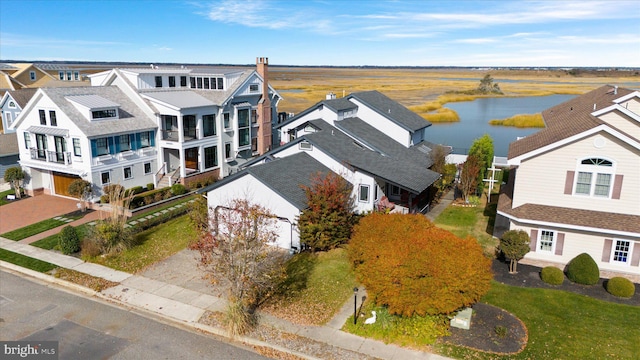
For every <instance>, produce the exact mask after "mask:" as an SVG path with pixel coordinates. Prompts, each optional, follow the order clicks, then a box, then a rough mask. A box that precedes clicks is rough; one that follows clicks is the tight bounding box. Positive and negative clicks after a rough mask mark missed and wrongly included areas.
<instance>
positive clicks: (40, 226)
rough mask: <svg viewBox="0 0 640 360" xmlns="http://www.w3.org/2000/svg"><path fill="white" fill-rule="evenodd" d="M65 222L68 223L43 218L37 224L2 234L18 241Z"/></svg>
mask: <svg viewBox="0 0 640 360" xmlns="http://www.w3.org/2000/svg"><path fill="white" fill-rule="evenodd" d="M64 224H66V223H65V222H64V221H60V220H55V219H47V220H42V221H40V222H37V223H35V224H31V225H28V226H25V227H23V228H20V229H15V230H13V231H9V232H6V233H4V234H2V235H0V236H1V237H3V238H7V239H10V240H15V241H18V240H22V239H26V238H28V237H29V236H33V235H36V234H40V233H41V232H44V231H47V230H51V229H53V228H57V227H58V226H61V225H64Z"/></svg>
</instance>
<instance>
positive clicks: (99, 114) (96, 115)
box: [91, 109, 117, 119]
mask: <svg viewBox="0 0 640 360" xmlns="http://www.w3.org/2000/svg"><path fill="white" fill-rule="evenodd" d="M116 116H117V115H116V109H105V110H94V111H92V112H91V118H92V119H109V118H114V117H116Z"/></svg>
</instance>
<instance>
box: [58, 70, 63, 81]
mask: <svg viewBox="0 0 640 360" xmlns="http://www.w3.org/2000/svg"><path fill="white" fill-rule="evenodd" d="M58 78H59V79H60V80H62V81H64V71H58Z"/></svg>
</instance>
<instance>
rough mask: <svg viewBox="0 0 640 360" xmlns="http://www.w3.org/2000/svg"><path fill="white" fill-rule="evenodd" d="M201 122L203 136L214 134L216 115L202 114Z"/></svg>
mask: <svg viewBox="0 0 640 360" xmlns="http://www.w3.org/2000/svg"><path fill="white" fill-rule="evenodd" d="M202 123H203V128H204V136H213V135H215V134H216V115H215V114H211V115H202Z"/></svg>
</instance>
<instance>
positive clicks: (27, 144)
mask: <svg viewBox="0 0 640 360" xmlns="http://www.w3.org/2000/svg"><path fill="white" fill-rule="evenodd" d="M24 148H25V149H30V148H31V134H29V133H28V132H26V133H24Z"/></svg>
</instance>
